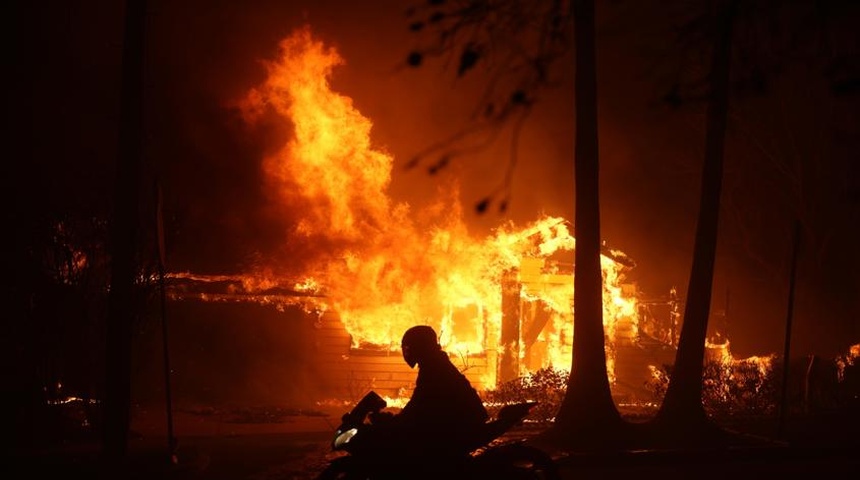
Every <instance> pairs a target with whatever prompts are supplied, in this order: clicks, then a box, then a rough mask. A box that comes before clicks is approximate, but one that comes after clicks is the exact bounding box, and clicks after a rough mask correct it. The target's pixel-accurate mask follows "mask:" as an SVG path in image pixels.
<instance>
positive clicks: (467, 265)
mask: <svg viewBox="0 0 860 480" xmlns="http://www.w3.org/2000/svg"><path fill="white" fill-rule="evenodd" d="M343 63H344V60H343V59H342V58H341V56H340V55H339V54H338V53H337V51H335V50H334V49H333V48H331V47H327V46H325V45H324V44H323V43H322V42H321V41H320V40H318V39H316V38H314V37H313V36H312V34H311V31H310V29H309V28H307V27H306V28H302V29H300V30H298V31H296V32H295V33H294V34H293V35H291V36H290V37H288V38H286V39H285V40H283V41H282V42H281V43H280V55H279V57H278V58H277V59H276V60H275V61H272V62H269V63H268V64H267V68H268V77H267V78H266V80H265V81H264V82H263V83H262V84H260V85H259V86H258V87H256V88H254V89H253V90H251V91H250V92H249V94H248V95H247V97H246V98H245V99H244V102H243V112H244V114H245V118H246V120H248V121H249V122H253V121H255V120H256V119H258V118H260V116H261V115H262V114H263V113H268V112H272V113H274V114H275V115H276V116H277V118H279V119H280V121H282V122H283V125H284V128H290V126H291V128H292V131H291V133H290V134H289V140H288V141H286V142H285V143H284V144H283V145H282V146H281V148H280V149H279V150H278V151H277V152H276V153H274V154H272V155H270V156H268V157H267V158H265V159H264V160H263V167H264V170H265V172H266V174H267V177H268V179H269V180H270V188H271V190H272V192H274V194H275V197H276V198H277V202H278V204H279V205H280V207H281V208H283V209H285V210H289V211H296V209H299V210H300V211H302V212H303V215H302V217H301V220H300V221H298V222H297V223H296V225H295V226H294V228H293V230H292V231H291V232H289V234H288V240H287V241H290V242H306V243H307V244H308V245H309V246H311V248H310V249H309V251H313V252H315V253H314V254H312V255H309V258H307V259H305V260H306V261H307V267H306V268H305V270H304V271H302V272H298V274H297V275H296V277H298V278H301V280H299V281H298V283H297V284H296V288H297V289H301V290H302V291H314V292H319V293H321V294H322V295H323V296H324V297H325V307H324V308H330V309H332V310H334V311H336V312H337V313H338V315H339V316H340V319H341V320H342V322H343V324H344V326H345V327H346V329H347V330H348V331H349V333H350V335H351V336H352V339H353V346H354V347H373V348H383V349H390V350H396V349H399V346H400V337H401V335H402V333H403V332H404V331H405V330H406V329H407V328H409V327H410V326H413V325H416V324H429V325H432V326H433V327H434V328H436V330H437V331H438V332H439V333H440V343H441V344H442V345H443V347H444V348H445V349H446V350H447V351H449V352H451V353H454V354H457V355H460V356H469V355H485V354H488V353H490V351H491V350H493V349H500V348H502V347H501V346H500V341H499V336H500V334H501V330H502V320H503V315H504V312H503V305H502V304H503V300H502V284H503V280H505V279H511V278H513V279H515V280H516V281H519V282H521V283H522V289H521V291H520V299H521V301H522V302H525V303H534V302H540V304H541V305H542V306H543V308H545V309H547V310H548V311H549V313H550V318H551V319H550V321H549V322H547V326H546V327H544V328H543V330H542V331H541V332H540V334H539V336H538V339H539V340H540V342H541V343H542V344H544V345H545V351H544V353H543V355H542V358H541V359H540V365H538V367H545V366H554V367H555V368H560V369H566V368H569V367H570V362H571V358H572V357H571V355H570V348H571V345H572V328H571V320H572V298H573V279H572V274H570V273H565V272H562V271H561V270H560V268H559V265H560V264H561V263H563V262H564V261H566V262H567V263H572V258H573V255H572V252H573V250H574V247H575V239H574V237H573V236H572V234H571V232H570V229H569V223H568V222H567V221H565V220H564V219H562V218H557V217H549V216H543V217H540V218H538V219H537V220H535V221H533V222H531V223H530V224H528V225H526V226H525V227H517V226H515V225H513V224H511V223H508V224H505V225H502V226H500V227H498V228H497V229H496V230H495V231H494V232H493V234H492V235H490V236H489V237H487V238H475V237H474V236H472V235H470V234H469V232H468V229H467V227H466V225H465V223H464V218H463V212H462V207H461V205H460V203H459V200H458V195H457V187H456V186H455V185H452V186H449V187H448V188H447V190H446V191H443V192H440V195H439V198H438V199H436V201H435V202H434V203H433V204H432V205H430V206H428V207H425V208H423V209H420V210H413V207H412V206H410V205H408V204H405V203H397V202H395V201H393V200H392V199H391V198H389V196H388V195H387V193H386V191H387V189H388V186H389V184H390V182H391V174H392V166H393V164H394V159H393V158H392V156H391V155H389V154H388V153H387V152H385V150H384V149H382V148H380V147H377V146H374V145H373V142H372V141H371V129H372V123H371V121H370V120H369V119H368V118H366V117H364V116H362V115H361V113H360V112H359V111H358V110H357V109H356V108H355V107H354V105H353V102H352V100H351V99H350V98H348V97H346V96H343V95H341V94H339V93H337V92H334V91H332V90H331V88H330V85H329V78H330V77H331V75H332V72H333V70H334V68H335V67H336V66H339V65H342V64H343ZM602 267H603V273H604V279H605V285H604V286H605V289H604V309H605V312H604V324H605V327H606V331H607V334H608V335H609V336H610V338H614V332H615V326H616V324H617V322H618V321H619V319H621V318H628V319H632V321H633V323H634V326H635V324H636V304H635V302H636V300H635V298H633V297H632V296H630V295H625V293H624V292H623V291H622V288H621V282H622V280H623V273H622V269H623V267H622V266H621V265H620V264H618V263H616V262H615V261H614V260H612V259H611V258H610V257H608V256H606V257H604V258H603V263H602ZM526 274H527V275H526ZM526 276H528V278H526ZM249 277H250V278H252V279H253V280H249V281H247V282H246V284H245V286H246V287H247V288H249V289H252V288H254V287H255V285H256V286H264V285H269V284H270V282H271V281H272V280H270V279H271V278H273V277H274V278H275V281H276V282H277V281H278V279H277V277H278V274H277V273H273V272H271V271H267V270H264V269H261V270H260V271H256V272H252V273H251V274H249ZM317 306H319V305H317ZM516 354H517V355H518V356H519V357H523V355H524V354H525V352H524V349H523V348H522V347H520V351H519V352H516ZM607 364H608V365H609V366H610V373H611V365H612V358H611V356H609V358H608V361H607ZM521 373H525V372H521ZM494 383H495V374H490V378H487V379H486V384H487V385H486V386H492V385H494Z"/></svg>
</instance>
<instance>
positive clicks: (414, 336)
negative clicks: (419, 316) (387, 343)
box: [400, 325, 441, 368]
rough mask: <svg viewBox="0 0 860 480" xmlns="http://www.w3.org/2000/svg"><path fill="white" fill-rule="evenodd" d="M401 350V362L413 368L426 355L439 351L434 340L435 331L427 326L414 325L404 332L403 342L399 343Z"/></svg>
mask: <svg viewBox="0 0 860 480" xmlns="http://www.w3.org/2000/svg"><path fill="white" fill-rule="evenodd" d="M400 348H401V350H403V360H405V361H406V363H407V364H408V365H409V368H414V367H415V364H417V363H421V361H422V360H424V359H425V358H427V355H429V354H431V353H433V352H435V351H437V350H439V349H441V347H440V346H439V343H438V342H437V340H436V331H435V330H433V328H432V327H429V326H427V325H416V326H414V327H411V328H410V329H408V330H406V333H404V334H403V340H401V341H400Z"/></svg>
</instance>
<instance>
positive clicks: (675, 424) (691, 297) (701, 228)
mask: <svg viewBox="0 0 860 480" xmlns="http://www.w3.org/2000/svg"><path fill="white" fill-rule="evenodd" d="M736 4H737V1H736V0H730V1H729V2H728V3H725V4H723V5H722V6H721V7H720V10H719V11H718V12H717V15H716V21H717V24H716V25H717V29H716V32H717V36H716V41H715V46H714V53H713V57H712V63H711V93H710V97H709V100H708V106H707V118H706V122H707V124H706V130H705V158H704V165H703V168H702V180H701V182H702V183H701V185H702V186H701V192H700V195H701V196H700V203H699V218H698V223H697V226H696V237H695V245H694V250H693V265H692V268H691V272H690V282H689V289H688V291H687V303H686V307H685V309H684V323H683V326H682V327H681V336H680V339H679V341H678V353H677V355H676V361H675V366H674V368H673V370H672V376H671V380H670V382H669V386H668V389H667V390H666V396H665V398H664V399H663V403H662V405H661V406H660V410H659V411H658V413H657V416H656V419H655V421H656V423H657V424H659V425H660V427H661V430H662V431H663V432H664V433H666V434H671V433H673V432H674V433H677V434H678V435H680V437H676V439H677V438H680V439H682V440H684V441H686V440H689V439H693V438H697V437H698V438H701V436H698V435H693V434H694V433H701V432H702V431H703V430H704V429H710V428H711V427H713V425H712V424H711V422H710V421H709V420H708V418H707V415H706V413H705V409H704V406H703V404H702V374H703V364H704V358H705V340H706V336H707V329H708V316H709V311H710V306H711V290H712V286H713V277H714V262H715V256H716V249H717V238H718V227H719V213H720V194H721V190H722V179H723V148H724V144H725V132H726V123H727V113H728V104H729V70H730V65H731V38H732V30H733V28H732V27H733V24H734V16H735V9H736Z"/></svg>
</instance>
